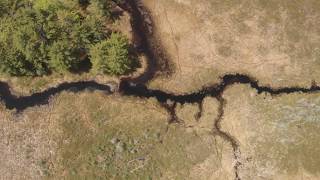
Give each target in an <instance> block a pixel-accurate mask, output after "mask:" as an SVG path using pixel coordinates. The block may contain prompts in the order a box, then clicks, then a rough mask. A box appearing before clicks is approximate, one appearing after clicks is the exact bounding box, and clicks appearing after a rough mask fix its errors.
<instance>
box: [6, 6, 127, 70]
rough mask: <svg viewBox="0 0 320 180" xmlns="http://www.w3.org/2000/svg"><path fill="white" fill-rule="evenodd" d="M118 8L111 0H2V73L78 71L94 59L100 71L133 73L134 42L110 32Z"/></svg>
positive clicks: (95, 67) (96, 67)
mask: <svg viewBox="0 0 320 180" xmlns="http://www.w3.org/2000/svg"><path fill="white" fill-rule="evenodd" d="M113 6H114V5H113V4H112V2H111V1H105V0H63V1H62V0H15V1H12V0H2V1H1V2H0V24H1V25H0V57H1V59H0V72H1V73H2V74H9V75H15V76H41V75H47V74H49V73H51V72H57V73H65V72H74V71H78V70H79V69H80V67H79V66H80V65H81V63H82V62H83V61H84V60H87V58H90V57H92V58H93V61H94V63H93V64H94V69H97V70H99V72H100V73H106V74H111V75H120V74H124V73H126V72H128V71H129V70H131V69H132V66H131V64H132V63H131V61H132V60H131V59H130V57H129V52H128V48H129V45H128V40H127V39H126V38H125V37H123V36H122V35H121V34H119V33H112V32H110V30H108V24H110V23H109V22H112V16H111V10H112V8H113Z"/></svg>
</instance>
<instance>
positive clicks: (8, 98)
mask: <svg viewBox="0 0 320 180" xmlns="http://www.w3.org/2000/svg"><path fill="white" fill-rule="evenodd" d="M119 7H121V8H122V9H123V10H125V11H127V12H128V13H129V14H130V15H131V25H132V27H133V30H134V32H133V33H134V36H136V38H138V39H140V40H139V41H140V42H139V43H138V44H139V45H138V47H137V49H138V51H141V53H143V54H144V55H145V56H146V57H147V59H148V61H149V62H148V63H149V64H148V68H147V69H146V72H145V73H144V74H143V75H141V76H140V77H138V78H133V79H130V78H129V79H128V78H127V79H122V80H121V82H120V84H119V89H118V90H117V91H116V92H113V91H111V89H112V88H111V86H109V85H108V84H99V83H97V82H95V81H79V82H70V83H67V82H66V83H62V84H60V85H58V86H57V87H52V88H48V89H47V90H44V91H42V92H39V93H34V94H32V95H29V96H15V95H13V94H12V92H11V91H10V87H9V85H8V84H7V83H5V82H0V100H1V101H2V102H3V103H4V104H5V106H6V108H8V109H16V110H17V112H22V111H23V110H25V109H26V108H28V107H33V106H38V105H44V104H48V103H49V100H50V98H51V97H52V96H54V95H56V94H58V93H60V92H62V91H73V92H80V91H83V90H85V89H89V90H100V91H103V92H105V93H106V94H112V93H120V94H121V95H123V96H135V97H139V98H151V97H153V98H156V99H157V101H158V102H159V103H160V104H161V105H163V107H164V108H166V109H167V110H168V112H169V114H170V116H171V117H170V118H169V122H170V123H173V122H177V123H179V120H178V119H177V116H176V114H175V105H176V104H177V103H180V104H186V103H197V104H198V105H199V111H200V112H199V117H200V116H201V111H202V103H203V100H204V98H205V97H213V98H216V99H217V100H218V101H219V102H220V106H219V114H218V117H216V118H215V119H213V120H214V127H212V131H213V134H214V135H218V136H220V137H222V138H223V139H225V140H226V141H228V142H229V143H230V144H231V146H232V148H233V153H234V159H235V161H236V163H235V165H234V173H235V179H240V177H239V167H240V166H241V162H240V155H241V154H240V146H239V144H238V142H237V140H236V138H234V137H232V136H231V135H230V134H228V133H226V132H224V131H223V130H222V129H221V126H220V123H221V121H222V120H223V116H224V107H225V105H226V101H225V100H224V99H223V97H222V95H223V92H224V91H225V90H226V88H227V87H229V86H232V85H234V84H248V85H249V86H250V87H251V88H253V89H255V90H256V91H257V92H258V93H268V94H271V95H282V94H290V93H296V92H300V93H315V92H320V87H319V86H315V85H314V86H311V87H310V88H300V87H284V88H272V87H268V86H260V85H259V83H258V81H257V80H256V79H254V78H253V77H249V76H247V75H242V74H227V75H224V76H223V77H221V81H220V82H219V83H218V84H215V85H212V86H209V87H204V88H203V89H201V90H199V91H198V92H192V93H189V94H180V95H179V94H173V93H169V92H165V91H161V90H156V89H150V88H148V87H147V86H146V85H145V84H146V82H148V81H149V80H150V79H152V78H153V77H154V74H155V71H156V69H157V57H158V56H160V54H162V53H163V52H160V53H159V52H155V51H156V50H155V49H154V48H152V47H153V46H152V45H151V44H150V37H149V35H150V33H149V32H148V26H150V24H147V23H146V22H145V13H146V12H143V13H142V12H141V9H140V8H139V4H138V3H137V2H136V1H135V0H128V1H126V2H125V3H122V4H119ZM168 102H173V105H172V103H171V104H169V103H168Z"/></svg>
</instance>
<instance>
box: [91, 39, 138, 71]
mask: <svg viewBox="0 0 320 180" xmlns="http://www.w3.org/2000/svg"><path fill="white" fill-rule="evenodd" d="M128 46H129V44H128V40H127V39H126V38H125V37H124V36H122V35H121V34H119V33H112V34H111V36H110V38H109V39H107V40H104V41H101V42H99V43H97V44H95V45H93V46H92V47H91V48H90V59H91V62H92V68H93V71H94V72H95V73H103V74H111V75H121V74H125V73H127V72H129V71H130V70H132V68H133V61H132V59H131V58H130V57H129V52H128Z"/></svg>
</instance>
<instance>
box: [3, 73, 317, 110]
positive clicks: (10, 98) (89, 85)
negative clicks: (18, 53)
mask: <svg viewBox="0 0 320 180" xmlns="http://www.w3.org/2000/svg"><path fill="white" fill-rule="evenodd" d="M233 84H248V85H250V86H251V87H252V88H253V89H256V90H257V92H258V93H269V94H271V95H279V94H289V93H295V92H301V93H312V92H318V91H320V87H319V86H312V87H310V88H299V87H285V88H279V89H273V88H271V87H267V86H259V84H258V81H256V80H254V79H253V78H250V77H249V76H246V75H241V74H229V75H225V76H223V77H222V78H221V82H220V83H219V84H216V85H213V86H211V87H205V88H203V89H202V90H200V91H198V92H193V93H190V94H183V95H177V94H172V93H168V92H165V91H161V90H154V89H149V88H147V87H146V86H145V85H143V84H134V83H131V82H129V81H126V80H123V81H122V82H121V83H120V86H119V92H120V93H121V94H122V95H124V96H136V97H140V98H151V97H153V98H156V99H157V100H158V101H159V102H160V103H166V102H167V101H168V100H170V101H171V102H175V103H181V104H185V103H201V102H202V101H203V99H204V98H205V97H207V96H210V97H218V98H219V97H221V95H222V93H223V92H224V90H225V89H226V88H227V87H228V86H231V85H233ZM86 89H87V90H91V91H93V90H100V91H104V92H106V93H108V94H110V93H111V88H110V86H109V85H106V84H99V83H97V82H95V81H80V82H70V83H62V84H60V85H58V86H57V87H52V88H49V89H47V90H45V91H43V92H38V93H34V94H32V95H30V96H20V97H17V96H15V95H13V94H12V93H11V91H10V87H9V86H8V84H7V83H4V82H0V99H1V100H2V101H3V102H4V104H5V105H6V107H7V108H8V109H17V110H18V111H22V110H24V109H25V108H27V107H32V106H37V105H43V104H48V102H49V99H50V97H51V96H54V95H56V94H58V93H60V92H62V91H72V92H80V91H84V90H86Z"/></svg>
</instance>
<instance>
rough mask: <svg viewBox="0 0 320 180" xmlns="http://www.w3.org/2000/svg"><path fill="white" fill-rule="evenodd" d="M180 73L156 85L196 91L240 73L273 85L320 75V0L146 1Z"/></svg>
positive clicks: (292, 83) (304, 82)
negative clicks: (220, 78) (230, 74)
mask: <svg viewBox="0 0 320 180" xmlns="http://www.w3.org/2000/svg"><path fill="white" fill-rule="evenodd" d="M142 2H143V3H144V4H145V5H146V6H147V8H148V9H149V10H150V12H151V15H152V16H153V18H154V24H155V28H154V29H155V34H157V37H159V39H160V40H161V42H162V43H163V45H164V47H165V50H166V51H167V53H168V54H169V56H170V60H171V61H172V62H173V63H174V64H175V65H176V70H175V73H174V74H173V75H172V76H170V77H168V78H166V77H160V78H158V79H155V80H153V82H152V83H151V84H150V85H151V87H154V88H161V89H165V90H167V91H172V92H188V91H196V90H197V89H200V88H201V87H202V86H203V85H209V84H213V83H215V82H217V81H218V78H219V77H220V76H223V75H224V74H228V73H241V74H247V75H250V76H253V77H255V78H256V79H258V80H259V82H260V83H261V84H263V85H270V86H272V87H286V86H305V87H309V86H310V85H311V83H312V81H315V82H319V80H320V79H319V77H320V72H319V68H320V59H319V58H320V2H319V1H317V0H310V1H292V0H281V1H276V0H270V1H266V0H255V1H252V0H243V1H236V0H183V1H181V0H170V1H168V0H143V1H142Z"/></svg>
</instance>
